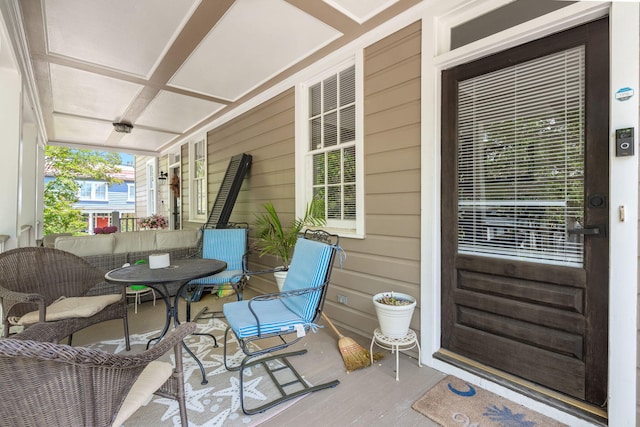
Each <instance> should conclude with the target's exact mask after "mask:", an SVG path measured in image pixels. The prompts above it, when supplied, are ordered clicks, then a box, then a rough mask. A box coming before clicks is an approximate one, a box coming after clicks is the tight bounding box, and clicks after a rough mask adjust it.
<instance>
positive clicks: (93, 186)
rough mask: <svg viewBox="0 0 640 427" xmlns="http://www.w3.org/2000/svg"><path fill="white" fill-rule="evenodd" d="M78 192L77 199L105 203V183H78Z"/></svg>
mask: <svg viewBox="0 0 640 427" xmlns="http://www.w3.org/2000/svg"><path fill="white" fill-rule="evenodd" d="M78 184H80V191H79V194H78V199H80V200H85V201H107V200H109V190H108V188H107V183H106V182H95V181H79V182H78Z"/></svg>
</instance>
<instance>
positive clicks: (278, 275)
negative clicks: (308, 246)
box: [273, 270, 287, 292]
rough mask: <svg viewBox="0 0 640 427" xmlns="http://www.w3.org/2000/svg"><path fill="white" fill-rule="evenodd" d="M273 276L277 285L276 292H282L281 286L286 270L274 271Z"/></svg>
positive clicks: (285, 276)
mask: <svg viewBox="0 0 640 427" xmlns="http://www.w3.org/2000/svg"><path fill="white" fill-rule="evenodd" d="M273 277H275V278H276V284H277V285H278V292H282V286H284V279H286V278H287V271H286V270H285V271H276V272H274V273H273Z"/></svg>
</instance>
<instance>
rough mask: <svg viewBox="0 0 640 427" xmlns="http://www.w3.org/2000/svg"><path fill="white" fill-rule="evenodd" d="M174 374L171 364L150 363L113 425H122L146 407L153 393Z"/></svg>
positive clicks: (132, 388) (128, 395)
mask: <svg viewBox="0 0 640 427" xmlns="http://www.w3.org/2000/svg"><path fill="white" fill-rule="evenodd" d="M172 373H173V368H172V367H171V364H170V363H166V362H158V361H157V360H154V361H153V362H150V363H149V364H148V365H147V367H146V368H144V370H143V371H142V373H141V374H140V376H139V377H138V379H137V380H136V382H135V383H133V386H131V390H129V393H128V394H127V397H126V398H125V399H124V402H122V406H121V407H120V411H118V415H117V416H116V418H115V420H114V421H113V425H114V426H120V425H122V423H123V422H125V421H126V420H127V419H128V418H129V417H130V416H131V415H133V413H134V412H135V411H136V410H138V408H140V407H141V406H142V405H146V404H147V402H148V401H149V400H150V398H151V396H152V395H153V393H154V392H155V391H156V390H158V389H159V388H160V386H162V384H164V383H165V382H166V381H167V380H168V379H169V378H170V377H171V374H172Z"/></svg>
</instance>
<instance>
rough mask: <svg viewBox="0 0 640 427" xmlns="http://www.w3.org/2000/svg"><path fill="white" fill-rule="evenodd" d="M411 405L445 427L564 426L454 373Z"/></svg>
mask: <svg viewBox="0 0 640 427" xmlns="http://www.w3.org/2000/svg"><path fill="white" fill-rule="evenodd" d="M412 408H413V409H415V410H416V411H418V412H420V413H421V414H423V415H425V416H427V417H428V418H430V419H432V420H433V421H435V422H436V423H438V424H440V425H441V426H444V427H460V426H468V427H479V426H482V427H541V426H545V427H561V426H566V424H562V423H560V422H558V421H555V420H553V419H551V418H549V417H546V416H544V415H542V414H540V413H538V412H535V411H532V410H531V409H529V408H526V407H524V406H522V405H518V404H517V403H514V402H512V401H510V400H508V399H505V398H503V397H500V396H498V395H496V394H494V393H491V392H490V391H487V390H484V389H482V388H480V387H476V386H473V385H471V384H469V383H466V382H464V381H462V380H460V379H458V378H456V377H453V376H448V377H446V378H444V379H443V380H441V381H440V382H439V383H438V384H436V385H435V386H434V387H433V388H432V389H430V390H429V391H427V392H426V393H425V394H424V395H423V396H422V397H421V398H420V399H418V400H417V401H416V402H415V403H414V404H413V406H412Z"/></svg>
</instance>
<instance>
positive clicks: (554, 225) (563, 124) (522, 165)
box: [458, 47, 585, 266]
mask: <svg viewBox="0 0 640 427" xmlns="http://www.w3.org/2000/svg"><path fill="white" fill-rule="evenodd" d="M584 80H585V79H584V49H583V47H577V48H573V49H570V50H567V51H563V52H560V53H557V54H553V55H550V56H546V57H543V58H539V59H536V60H533V61H529V62H525V63H521V64H518V65H514V66H512V67H509V68H504V69H500V70H498V71H495V72H492V73H488V74H484V75H481V76H477V77H474V78H470V79H468V80H464V81H462V82H460V84H459V87H458V251H459V253H464V254H475V255H481V256H492V257H501V258H509V259H518V260H523V261H534V262H541V263H549V264H560V265H574V266H580V265H582V260H583V241H582V238H581V237H580V236H579V235H575V234H570V233H569V230H571V229H574V228H580V227H582V225H583V224H584V221H583V216H584V209H583V203H584V195H583V194H584V92H585V91H584Z"/></svg>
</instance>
